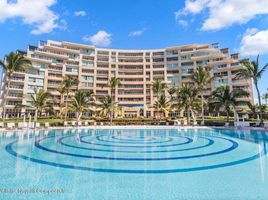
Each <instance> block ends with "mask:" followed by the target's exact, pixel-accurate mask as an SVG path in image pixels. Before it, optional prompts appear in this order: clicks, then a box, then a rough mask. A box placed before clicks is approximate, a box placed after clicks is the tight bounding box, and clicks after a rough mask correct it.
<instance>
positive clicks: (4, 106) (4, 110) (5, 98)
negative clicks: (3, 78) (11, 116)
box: [2, 77, 10, 121]
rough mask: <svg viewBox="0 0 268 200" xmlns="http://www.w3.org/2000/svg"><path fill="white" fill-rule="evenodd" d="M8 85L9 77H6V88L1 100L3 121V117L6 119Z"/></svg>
mask: <svg viewBox="0 0 268 200" xmlns="http://www.w3.org/2000/svg"><path fill="white" fill-rule="evenodd" d="M9 86H10V77H9V78H8V82H7V88H6V92H5V94H4V102H3V107H2V116H3V121H5V119H6V102H7V95H8V93H9Z"/></svg>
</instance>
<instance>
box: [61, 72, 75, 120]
mask: <svg viewBox="0 0 268 200" xmlns="http://www.w3.org/2000/svg"><path fill="white" fill-rule="evenodd" d="M77 84H78V79H77V78H76V77H74V76H65V77H64V79H63V86H62V87H63V88H64V91H65V93H66V100H65V115H64V121H66V120H67V114H68V101H69V95H70V91H71V89H72V87H74V86H75V85H77Z"/></svg>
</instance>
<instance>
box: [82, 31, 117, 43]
mask: <svg viewBox="0 0 268 200" xmlns="http://www.w3.org/2000/svg"><path fill="white" fill-rule="evenodd" d="M83 40H84V41H86V42H90V43H92V44H93V45H95V46H100V47H108V46H109V45H110V44H111V43H112V34H111V33H107V32H106V31H98V32H97V33H96V34H95V35H92V36H85V37H84V38H83Z"/></svg>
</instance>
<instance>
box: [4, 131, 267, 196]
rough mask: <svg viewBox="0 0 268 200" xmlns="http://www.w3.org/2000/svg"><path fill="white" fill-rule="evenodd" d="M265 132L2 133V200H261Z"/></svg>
mask: <svg viewBox="0 0 268 200" xmlns="http://www.w3.org/2000/svg"><path fill="white" fill-rule="evenodd" d="M267 141H268V133H267V132H264V131H243V130H214V129H177V128H166V129H163V128H158V129H157V128H151V129H143V128H141V129H137V128H135V129H130V128H129V129H125V128H121V129H113V130H111V129H80V130H77V129H70V130H51V131H33V130H31V131H24V132H4V133H1V134H0V177H1V178H0V199H7V200H8V199H27V200H28V199H64V200H66V199H94V200H106V199H107V200H127V199H130V200H158V199H159V200H162V199H163V200H177V199H182V200H184V199H185V200H210V199H224V200H225V199H228V200H232V199H234V200H240V199H241V200H251V199H252V200H253V199H254V200H255V199H256V200H267V199H268V160H267V158H268V155H267Z"/></svg>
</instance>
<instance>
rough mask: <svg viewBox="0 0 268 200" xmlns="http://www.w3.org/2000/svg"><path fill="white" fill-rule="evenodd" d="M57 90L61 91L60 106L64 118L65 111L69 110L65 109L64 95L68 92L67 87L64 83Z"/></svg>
mask: <svg viewBox="0 0 268 200" xmlns="http://www.w3.org/2000/svg"><path fill="white" fill-rule="evenodd" d="M57 91H58V92H59V93H60V101H59V104H58V105H59V107H60V118H61V119H62V117H63V113H64V111H65V112H67V110H65V109H64V107H65V106H64V95H65V94H66V89H65V87H64V85H62V86H61V87H60V88H58V89H57Z"/></svg>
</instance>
